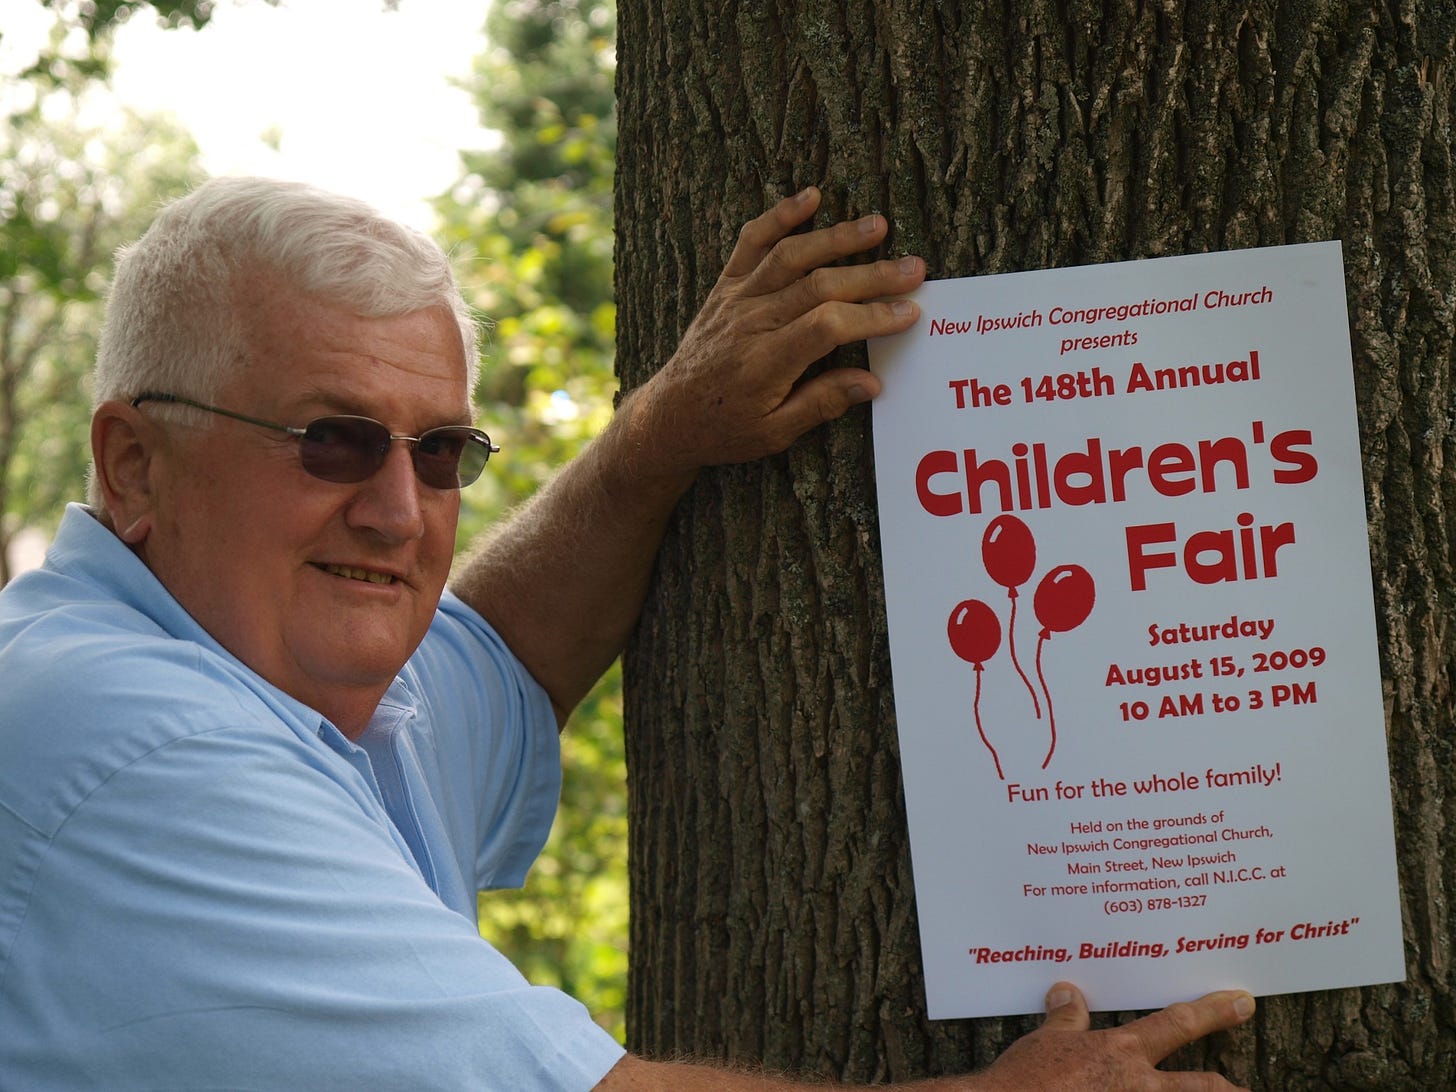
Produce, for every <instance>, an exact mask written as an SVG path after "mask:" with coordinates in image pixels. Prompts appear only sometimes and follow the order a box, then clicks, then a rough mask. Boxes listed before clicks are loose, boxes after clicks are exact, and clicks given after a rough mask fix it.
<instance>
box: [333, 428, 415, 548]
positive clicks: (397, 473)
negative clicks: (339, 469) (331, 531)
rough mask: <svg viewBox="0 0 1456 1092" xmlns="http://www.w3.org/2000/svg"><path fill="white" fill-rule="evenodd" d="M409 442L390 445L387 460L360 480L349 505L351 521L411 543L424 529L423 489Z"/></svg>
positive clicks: (391, 539) (389, 538)
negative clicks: (421, 501) (421, 499)
mask: <svg viewBox="0 0 1456 1092" xmlns="http://www.w3.org/2000/svg"><path fill="white" fill-rule="evenodd" d="M422 488H424V486H423V485H421V483H420V480H419V478H417V477H416V476H415V466H414V460H413V458H412V457H411V454H410V447H409V444H408V443H406V442H404V441H401V440H396V441H395V442H394V443H392V444H390V445H389V453H388V454H387V455H385V457H384V463H383V465H381V466H380V468H379V469H378V470H376V471H375V472H374V474H373V475H371V476H370V477H369V478H367V479H365V480H364V481H363V482H360V483H359V491H358V493H357V494H356V495H355V497H354V500H353V502H352V503H351V504H350V505H349V523H350V524H351V525H352V526H356V527H365V528H368V529H370V530H373V531H376V532H377V533H379V534H380V535H382V536H383V537H384V538H386V539H387V540H389V541H391V542H409V541H411V540H412V539H417V538H419V537H421V536H422V535H423V534H424V532H425V520H424V512H423V509H422V506H421V504H420V490H421V489H422Z"/></svg>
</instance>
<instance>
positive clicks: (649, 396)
mask: <svg viewBox="0 0 1456 1092" xmlns="http://www.w3.org/2000/svg"><path fill="white" fill-rule="evenodd" d="M818 206H819V191H818V190H816V189H813V188H810V189H808V190H805V191H803V192H802V193H799V194H796V195H795V196H793V197H790V198H786V199H785V200H783V201H781V202H779V203H778V204H777V205H776V206H774V208H772V209H770V210H769V211H768V212H766V213H764V214H763V215H762V216H760V217H758V218H757V219H755V220H752V221H750V222H749V223H748V224H747V225H745V226H744V228H743V231H742V232H741V234H740V236H739V239H738V243H737V245H736V246H735V247H734V249H733V253H732V255H731V256H730V257H729V259H728V264H727V265H726V266H725V267H724V270H723V274H722V276H721V277H720V278H719V280H718V283H717V284H716V285H715V286H714V288H713V291H712V292H711V293H710V294H709V296H708V299H707V302H706V303H705V304H704V305H703V308H702V310H701V311H700V312H699V313H698V315H697V317H696V318H695V319H694V320H693V322H692V325H691V326H689V328H688V331H687V333H686V334H685V335H684V337H683V340H682V344H681V345H680V346H679V347H678V350H677V352H676V353H674V354H673V356H672V358H671V359H670V360H669V361H668V362H667V364H666V365H665V366H664V367H663V368H662V370H661V371H659V372H658V373H657V374H656V375H654V376H653V377H652V378H651V379H650V380H648V381H647V382H646V383H645V384H643V385H642V386H641V387H640V388H638V389H637V390H636V391H634V392H633V393H632V394H631V395H630V396H629V397H627V398H626V399H625V400H624V401H623V403H622V405H621V407H620V408H619V410H618V412H617V414H616V416H615V417H614V418H613V420H612V422H611V424H610V425H608V426H607V428H606V429H605V430H604V431H603V432H602V434H601V435H600V436H598V437H597V439H596V440H595V441H593V442H592V444H591V445H589V446H588V448H587V449H586V451H584V452H583V453H582V454H581V455H580V456H579V457H577V458H576V459H574V460H572V462H571V463H570V464H569V465H568V466H566V467H565V468H563V469H562V471H561V472H560V473H559V474H558V475H557V476H556V478H555V479H554V480H553V481H552V482H551V483H550V484H549V485H548V486H546V488H545V489H543V490H542V491H541V492H540V493H539V494H537V496H536V497H535V498H534V499H533V500H532V501H531V502H530V503H529V504H528V505H526V506H525V508H524V509H522V510H521V511H520V512H519V513H518V514H517V515H515V516H514V517H513V518H512V519H511V520H510V521H509V522H508V523H507V524H506V525H505V526H504V527H502V528H501V529H500V530H499V531H498V532H496V533H495V534H493V535H491V536H490V539H489V541H487V542H486V543H484V544H483V545H482V546H480V547H479V548H478V549H477V550H476V552H475V553H474V555H473V556H472V557H471V559H470V560H469V561H468V562H467V563H466V564H465V565H464V567H463V568H462V570H461V571H460V572H459V574H458V575H457V576H456V577H455V578H454V580H453V582H452V587H453V589H454V591H455V592H456V594H458V595H459V596H460V597H461V598H462V599H464V600H465V601H466V602H467V603H469V604H470V605H471V606H472V607H474V608H475V609H476V610H477V611H479V612H480V613H481V614H482V615H483V616H484V617H486V618H487V619H489V620H490V622H491V624H492V625H493V626H495V628H496V629H497V630H498V631H499V632H500V633H501V636H502V637H504V638H505V641H506V643H507V644H508V645H509V646H510V647H511V649H512V651H514V652H515V654H516V655H517V656H518V657H520V659H521V661H522V663H524V664H525V665H526V668H527V669H528V670H529V671H530V672H531V673H532V675H533V676H534V677H535V678H536V680H537V681H538V682H539V683H540V684H541V685H542V686H543V687H544V688H545V689H546V692H547V693H548V694H550V695H551V700H552V704H553V705H554V706H555V709H556V713H557V716H558V718H559V719H560V720H562V721H564V720H565V718H566V716H567V714H569V713H570V711H571V710H572V708H574V707H575V705H576V703H577V702H578V701H580V700H581V698H582V697H583V696H584V695H585V694H586V692H587V690H589V689H590V688H591V686H592V684H593V683H594V682H595V681H596V680H597V678H598V677H599V676H600V675H601V673H602V671H604V670H605V669H606V667H607V666H608V665H609V664H610V663H611V662H612V660H613V659H615V658H616V656H617V654H618V653H619V652H620V651H621V648H622V645H623V643H624V642H625V641H626V638H627V634H628V633H629V632H630V630H631V628H632V625H633V624H634V623H635V621H636V619H637V615H638V612H639V611H640V609H641V606H642V600H643V597H644V596H645V594H646V590H647V583H648V579H649V577H650V576H651V572H652V563H653V558H654V557H655V556H656V553H657V548H658V545H659V543H660V542H661V540H662V535H663V532H664V531H665V529H666V527H667V522H668V518H669V516H670V514H671V512H672V509H673V506H674V505H675V504H676V503H677V501H678V499H679V498H680V497H681V496H682V494H683V493H684V492H685V491H686V490H687V488H688V487H689V486H690V485H691V484H692V482H693V479H694V477H695V476H696V475H697V472H698V471H699V470H700V469H701V468H702V467H704V466H712V465H717V464H721V463H733V462H745V461H748V460H750V459H756V458H761V457H763V456H765V455H771V454H774V453H776V452H780V451H783V450H784V449H785V448H787V447H788V446H789V445H790V444H792V443H793V442H794V440H796V439H797V438H798V437H799V436H800V435H802V434H803V433H804V432H806V431H808V430H809V429H811V428H813V427H814V426H815V425H818V424H820V423H822V422H824V421H828V420H831V419H833V418H835V417H838V416H840V415H841V414H842V413H844V412H845V411H846V410H847V409H849V407H850V406H852V405H855V404H857V403H859V402H864V401H867V400H868V399H870V398H873V397H874V396H875V395H876V394H877V393H878V392H879V387H880V385H879V381H878V380H877V379H876V378H875V376H874V375H872V374H871V373H870V372H867V371H864V370H862V369H858V368H831V369H828V370H827V371H825V372H823V373H821V374H819V375H817V376H815V377H813V378H811V379H808V380H804V379H803V374H804V371H805V370H806V369H807V368H808V366H809V365H810V364H812V363H813V362H814V361H816V360H818V359H820V358H821V357H823V356H825V355H826V354H827V353H829V352H830V351H831V350H833V349H835V348H836V347H838V346H840V345H846V344H849V343H851V342H855V341H863V340H864V339H865V338H869V337H879V336H882V335H886V334H893V333H899V332H900V331H902V330H905V329H908V328H909V327H910V326H911V325H912V324H913V323H914V322H915V319H916V318H917V317H918V314H919V311H918V309H917V308H916V307H915V306H914V304H911V303H908V302H906V301H903V300H901V301H896V302H884V300H885V297H893V296H899V295H903V294H904V293H906V292H909V291H911V290H913V289H914V288H916V287H917V286H918V285H919V284H920V282H921V281H922V280H923V279H924V277H925V264H924V263H923V262H922V261H920V259H918V258H902V259H899V260H898V261H879V262H873V263H869V264H861V265H851V266H833V265H832V263H834V262H838V261H840V260H841V259H844V258H847V257H850V256H852V255H855V254H859V253H863V252H864V251H867V250H870V249H873V248H874V247H875V246H878V245H879V244H880V243H881V242H882V241H883V240H884V238H885V233H886V231H887V230H888V225H887V224H886V222H885V219H884V217H882V216H867V217H864V218H862V219H860V220H855V221H851V222H848V223H842V224H837V225H834V226H833V227H828V228H822V229H820V230H817V231H811V232H807V233H804V234H800V235H795V234H792V232H793V231H794V229H796V228H797V227H799V226H800V225H801V224H803V223H804V222H805V221H807V220H808V219H809V218H810V217H811V216H812V215H813V214H814V211H815V209H817V208H818Z"/></svg>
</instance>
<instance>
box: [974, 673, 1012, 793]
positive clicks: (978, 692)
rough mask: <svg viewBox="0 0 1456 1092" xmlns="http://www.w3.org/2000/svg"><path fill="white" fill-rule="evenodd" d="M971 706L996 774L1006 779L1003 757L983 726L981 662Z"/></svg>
mask: <svg viewBox="0 0 1456 1092" xmlns="http://www.w3.org/2000/svg"><path fill="white" fill-rule="evenodd" d="M971 708H972V710H973V711H974V712H975V714H976V733H977V734H978V735H979V736H980V737H981V742H982V743H984V744H985V745H986V750H988V751H990V752H991V761H992V762H994V763H996V776H997V777H999V778H1000V779H1001V780H1002V781H1005V780H1006V775H1005V774H1004V773H1002V772H1001V759H1000V757H999V756H998V755H997V754H996V748H995V747H992V746H991V741H990V740H989V739H987V738H986V730H985V729H984V728H982V727H981V665H980V664H977V665H976V700H975V703H974V704H973V705H972V706H971Z"/></svg>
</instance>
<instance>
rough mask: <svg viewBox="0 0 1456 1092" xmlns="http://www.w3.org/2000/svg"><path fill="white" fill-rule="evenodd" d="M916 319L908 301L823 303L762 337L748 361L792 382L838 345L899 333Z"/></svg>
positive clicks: (915, 308)
mask: <svg viewBox="0 0 1456 1092" xmlns="http://www.w3.org/2000/svg"><path fill="white" fill-rule="evenodd" d="M919 317H920V308H919V307H918V306H917V305H916V304H914V303H912V302H911V301H909V300H888V301H878V302H875V303H839V302H830V303H824V304H820V305H819V306H818V307H816V308H814V310H812V311H810V312H809V313H808V314H805V315H801V316H800V317H798V318H797V319H794V320H793V321H792V322H790V323H788V325H786V326H784V327H782V328H780V329H779V330H777V331H774V332H773V333H771V334H764V335H763V338H762V341H761V343H760V345H759V351H758V352H756V353H754V354H752V358H753V359H755V360H757V361H759V362H761V364H762V365H763V366H764V367H767V368H772V369H774V370H775V371H776V372H777V373H778V374H779V375H780V378H782V379H785V380H786V381H789V382H792V381H793V380H794V379H796V378H797V377H798V374H799V373H800V372H802V371H803V370H804V369H805V368H807V367H808V366H809V365H810V364H812V363H814V361H816V360H818V359H819V358H820V357H824V356H828V355H829V354H830V353H831V352H833V351H834V350H835V349H837V348H839V347H840V346H841V345H848V344H850V343H851V342H855V341H864V340H865V339H866V338H872V337H886V336H888V335H890V334H898V333H902V332H903V331H905V330H908V329H910V327H911V326H913V325H915V320H916V319H918V318H919ZM789 373H792V374H789Z"/></svg>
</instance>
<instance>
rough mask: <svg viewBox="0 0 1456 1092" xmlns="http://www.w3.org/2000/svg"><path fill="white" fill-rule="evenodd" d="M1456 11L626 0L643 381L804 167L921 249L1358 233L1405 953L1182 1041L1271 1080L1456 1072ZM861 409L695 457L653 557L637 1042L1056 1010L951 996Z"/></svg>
mask: <svg viewBox="0 0 1456 1092" xmlns="http://www.w3.org/2000/svg"><path fill="white" fill-rule="evenodd" d="M1453 35H1456V12H1453V10H1452V8H1451V5H1450V4H1437V3H1434V2H1413V0H1406V2H1402V3H1396V4H1374V3H1369V2H1358V3H1350V4H1345V3H1333V2H1323V3H1321V2H1313V3H1294V2H1292V0H1291V2H1281V3H1271V2H1265V3H1239V4H1229V3H1215V2H1201V3H1199V2H1181V0H1164V2H1162V3H1151V2H1146V0H1106V2H1105V3H1102V4H1090V3H1077V2H1066V0H1063V2H1060V3H1052V2H1048V0H1029V2H1027V3H1023V4H980V3H971V2H970V0H961V2H958V3H957V2H953V0H946V2H944V3H940V4H934V3H927V2H923V0H840V2H839V3H829V2H827V0H823V2H816V0H805V2H801V3H797V4H789V3H782V2H779V3H773V2H768V3H761V4H755V3H728V4H711V5H704V4H701V3H698V2H696V0H663V2H661V3H659V4H646V3H642V2H640V0H620V23H619V47H618V56H619V66H620V67H619V75H618V80H619V87H618V91H619V113H620V119H621V122H620V123H621V139H620V143H619V167H618V194H617V232H618V251H617V269H618V278H619V279H618V299H619V308H620V310H619V326H618V329H619V335H618V336H619V346H618V360H619V362H620V363H619V368H620V371H621V377H622V381H623V385H624V387H627V388H630V387H632V386H634V385H636V384H638V383H640V382H641V381H642V380H643V379H645V378H646V377H647V376H648V375H649V374H650V373H651V372H652V371H653V370H654V369H655V368H657V367H660V366H661V364H662V363H663V362H664V361H665V360H666V359H667V357H668V355H669V354H670V353H671V351H672V349H673V347H674V345H675V343H676V339H677V337H678V336H679V335H680V334H681V332H682V330H683V328H684V327H685V325H686V323H687V321H688V320H689V319H690V318H691V316H692V314H693V313H694V311H695V310H696V308H697V306H698V305H699V304H700V303H701V302H702V300H703V297H704V296H705V295H706V293H707V291H708V289H709V288H710V286H711V284H712V282H713V281H714V279H715V278H716V275H717V273H718V271H719V269H720V267H721V264H722V261H723V260H724V258H725V256H726V254H727V252H728V250H729V249H730V248H731V244H732V242H733V239H734V237H735V236H736V230H737V227H738V225H739V224H740V223H741V222H743V221H744V220H746V219H747V218H749V217H751V216H753V215H755V214H756V213H758V212H759V211H761V210H762V209H763V208H764V207H766V206H767V205H768V204H769V203H770V202H772V201H773V200H775V199H777V198H778V197H780V196H782V195H784V194H787V193H789V192H791V191H793V190H795V189H797V188H798V187H800V186H803V185H805V184H808V183H816V184H818V185H820V186H821V187H822V188H823V189H824V191H825V195H826V200H825V207H824V210H823V212H822V213H821V220H824V221H828V220H829V219H830V218H839V217H841V216H845V215H858V214H861V213H865V212H869V211H881V212H884V213H885V214H887V215H888V216H889V218H890V220H891V222H892V225H893V227H894V231H895V237H894V238H893V240H892V244H891V246H890V248H889V249H890V250H892V251H893V252H895V253H904V252H910V253H918V254H921V255H923V256H924V257H925V258H926V259H927V261H928V262H929V266H930V270H931V275H932V276H933V277H945V276H965V275H973V274H983V273H999V272H1006V271H1013V270H1024V269H1036V268H1046V267H1056V266H1067V265H1080V264H1086V263H1089V262H1102V261H1112V260H1120V259H1129V258H1143V257H1151V256H1156V255H1167V254H1181V253H1191V252H1201V251H1210V250H1230V249H1237V248H1242V247H1250V246H1264V245H1273V244H1281V243H1294V242H1305V241H1311V240H1322V239H1341V240H1343V243H1344V254H1345V264H1346V277H1347V284H1348V296H1349V310H1350V319H1351V325H1352V335H1353V347H1354V356H1355V371H1356V376H1355V384H1356V391H1357V398H1358V402H1359V414H1360V430H1361V438H1362V446H1363V450H1364V466H1365V475H1366V502H1367V512H1368V517H1369V526H1370V548H1371V563H1372V567H1373V572H1374V580H1375V600H1376V611H1377V616H1378V621H1379V626H1380V642H1381V653H1382V670H1383V674H1384V679H1385V686H1386V694H1387V703H1386V705H1387V711H1388V719H1387V730H1388V737H1389V746H1390V757H1391V768H1392V778H1393V785H1394V796H1395V807H1396V817H1395V818H1396V832H1397V842H1398V852H1399V861H1400V871H1401V882H1402V900H1403V918H1404V927H1405V938H1406V952H1407V976H1408V979H1407V981H1406V982H1405V983H1403V984H1398V985H1394V986H1381V987H1373V988H1367V989H1362V990H1342V991H1332V992H1320V993H1311V994H1302V995H1294V996H1285V997H1271V998H1266V999H1264V1000H1263V1001H1262V1003H1261V1011H1260V1014H1259V1015H1258V1016H1257V1017H1256V1018H1255V1020H1254V1023H1253V1026H1252V1028H1250V1029H1246V1030H1241V1031H1239V1032H1237V1033H1235V1034H1232V1035H1227V1036H1219V1037H1215V1038H1214V1039H1212V1040H1210V1041H1208V1042H1207V1043H1204V1044H1200V1045H1197V1046H1195V1047H1192V1048H1189V1049H1188V1050H1186V1051H1184V1052H1182V1054H1180V1055H1179V1056H1178V1057H1177V1058H1176V1059H1175V1062H1176V1063H1177V1064H1179V1065H1186V1066H1207V1067H1210V1068H1213V1069H1216V1070H1218V1071H1220V1072H1222V1073H1224V1074H1225V1075H1227V1076H1228V1077H1229V1078H1230V1079H1231V1080H1233V1081H1235V1082H1237V1083H1242V1084H1246V1085H1250V1086H1252V1087H1255V1088H1267V1089H1280V1090H1292V1089H1315V1088H1336V1089H1372V1090H1374V1089H1379V1090H1382V1092H1388V1090H1392V1089H1430V1088H1440V1087H1449V1086H1450V1085H1451V1082H1452V1081H1453V1074H1456V1009H1453V1001H1456V998H1453V981H1452V977H1453V976H1452V969H1451V955H1452V951H1451V946H1452V939H1451V932H1452V923H1451V920H1450V899H1451V888H1452V883H1453V878H1456V877H1453V868H1456V840H1453V839H1451V838H1448V837H1446V836H1445V835H1446V828H1447V825H1448V821H1449V818H1450V816H1451V809H1452V807H1453V805H1452V804H1451V803H1450V801H1451V800H1453V799H1456V765H1453V763H1452V762H1451V751H1452V746H1451V742H1450V738H1451V737H1450V734H1449V727H1450V723H1451V681H1452V654H1451V652H1452V650H1451V645H1450V638H1451V623H1452V620H1453V617H1456V601H1453V585H1452V574H1451V543H1450V540H1449V535H1448V529H1447V509H1448V508H1449V509H1452V511H1453V512H1456V493H1453V488H1456V487H1453V485H1452V483H1451V480H1450V478H1449V476H1447V475H1445V474H1444V473H1443V469H1444V467H1445V466H1446V464H1447V463H1448V462H1450V461H1452V458H1453V456H1456V452H1453V450H1452V445H1453V433H1452V420H1451V408H1450V397H1451V396H1450V387H1451V359H1452V335H1451V326H1452V308H1453V304H1456V284H1453V263H1456V208H1453V201H1456V192H1453V181H1456V179H1453V170H1452V139H1451V129H1450V125H1451V106H1452V71H1451V62H1452V51H1453ZM851 361H853V362H862V361H863V351H862V349H860V348H855V349H853V350H852V351H846V352H845V353H844V354H843V355H842V356H841V358H840V359H839V360H838V361H837V362H838V363H848V362H851ZM835 362H836V361H831V362H830V363H831V364H832V363H835ZM869 427H870V417H869V413H868V412H867V411H865V412H860V411H856V412H852V413H851V414H850V415H849V417H848V418H846V419H845V420H843V421H840V422H837V423H835V424H834V425H832V426H830V427H827V428H824V429H822V430H820V431H819V432H817V433H814V434H811V435H810V436H809V437H807V438H806V439H805V440H804V441H803V442H801V443H800V444H799V445H798V446H797V447H795V448H794V449H793V450H792V451H791V452H789V453H788V454H786V455H784V456H782V457H779V458H776V459H771V460H768V461H767V462H764V463H762V464H757V465H750V466H741V467H728V468H723V469H721V470H716V471H711V472H708V473H705V474H703V476H702V477H701V479H700V481H699V482H698V484H697V486H696V487H695V488H694V490H693V492H692V493H691V494H690V495H689V496H688V497H687V498H686V499H685V500H684V502H683V504H682V505H681V507H680V509H679V511H678V513H677V517H676V522H675V524H674V526H673V528H672V530H671V532H670V533H669V536H668V540H667V543H666V545H665V548H664V549H663V551H662V555H661V560H660V563H659V567H658V574H657V579H656V584H655V588H654V590H653V593H652V596H651V598H650V602H649V603H648V606H647V610H646V613H645V616H644V618H643V621H642V624H641V626H640V629H639V631H638V633H637V635H636V638H635V640H634V642H633V645H632V647H631V648H630V649H629V652H628V655H627V658H626V661H625V671H626V676H625V677H626V693H627V699H626V719H627V745H628V766H629V795H630V809H631V821H632V841H631V855H632V858H631V859H632V864H631V873H632V938H631V940H632V971H631V977H630V986H629V1000H628V1022H629V1045H630V1046H631V1047H632V1048H633V1049H634V1050H637V1051H641V1052H644V1053H647V1054H652V1055H664V1054H679V1053H687V1054H694V1055H700V1056H705V1057H712V1058H722V1059H730V1060H735V1061H740V1062H747V1063H763V1064H765V1065H767V1066H770V1067H774V1068H789V1069H798V1070H804V1071H810V1072H817V1073H823V1074H828V1075H832V1076H835V1077H839V1078H841V1079H845V1080H851V1081H877V1080H885V1079H896V1080H899V1079H906V1078H911V1077H916V1076H924V1075H930V1074H936V1073H946V1072H963V1071H967V1070H969V1069H972V1068H974V1067H976V1066H979V1065H982V1064H985V1063H986V1062H988V1061H990V1059H991V1058H992V1057H993V1056H994V1055H995V1054H996V1053H998V1052H999V1051H1000V1050H1001V1049H1002V1048H1004V1047H1005V1046H1006V1045H1007V1044H1008V1043H1009V1042H1010V1041H1011V1040H1012V1039H1013V1038H1014V1037H1016V1036H1017V1035H1019V1034H1021V1033H1022V1032H1024V1031H1026V1030H1028V1029H1029V1028H1030V1027H1032V1026H1034V1024H1035V1021H1033V1020H1030V1019H1005V1020H980V1021H944V1022H930V1021H928V1020H927V1019H926V1017H925V1011H924V995H923V989H922V981H921V971H920V966H919V960H920V956H919V944H918V937H917V931H916V918H915V907H914V899H913V891H912V885H911V876H910V862H909V851H908V838H907V834H906V828H905V818H904V805H903V797H902V792H901V784H900V776H899V768H898V760H897V750H896V737H895V718H894V710H893V702H892V694H891V687H890V678H889V674H888V652H887V638H886V630H885V613H884V602H883V590H882V581H881V572H880V562H879V554H878V530H877V520H876V513H875V494H874V481H873V467H872V460H871V455H870V437H869ZM1352 882H1358V877H1352Z"/></svg>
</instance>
